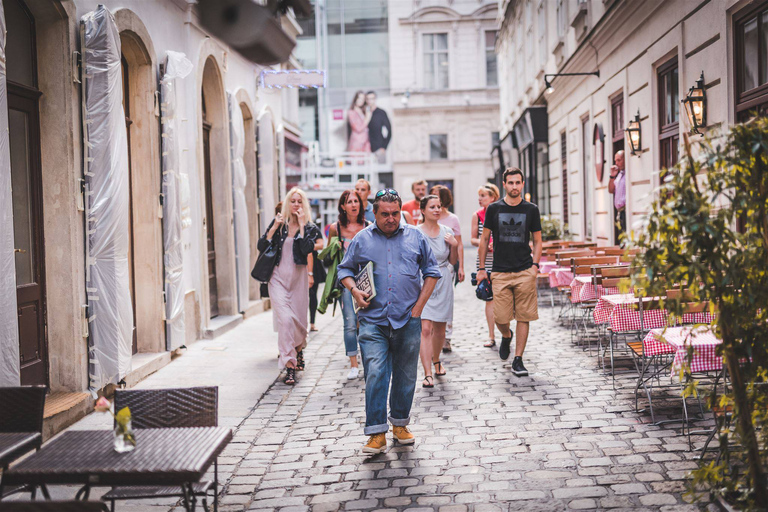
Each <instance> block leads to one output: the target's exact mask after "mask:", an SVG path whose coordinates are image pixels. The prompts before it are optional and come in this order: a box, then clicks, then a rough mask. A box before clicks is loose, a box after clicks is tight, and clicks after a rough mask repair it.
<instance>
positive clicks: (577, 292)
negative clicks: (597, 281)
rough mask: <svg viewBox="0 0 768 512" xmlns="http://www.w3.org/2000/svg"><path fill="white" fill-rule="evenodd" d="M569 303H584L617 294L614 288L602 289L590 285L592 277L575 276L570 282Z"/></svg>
mask: <svg viewBox="0 0 768 512" xmlns="http://www.w3.org/2000/svg"><path fill="white" fill-rule="evenodd" d="M570 284H571V302H573V303H574V304H576V303H578V302H586V301H588V300H594V299H599V298H600V297H602V296H603V295H611V294H617V293H619V289H618V288H616V287H610V288H603V287H602V286H601V285H597V286H595V285H594V284H592V276H587V275H584V276H576V277H575V278H574V279H573V281H571V283H570Z"/></svg>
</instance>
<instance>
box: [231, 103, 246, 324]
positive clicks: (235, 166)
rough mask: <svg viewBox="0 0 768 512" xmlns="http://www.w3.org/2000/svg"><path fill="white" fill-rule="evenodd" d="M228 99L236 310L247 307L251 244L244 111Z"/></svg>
mask: <svg viewBox="0 0 768 512" xmlns="http://www.w3.org/2000/svg"><path fill="white" fill-rule="evenodd" d="M227 96H228V98H229V114H230V115H229V134H230V136H229V140H230V144H231V146H230V149H231V153H232V154H231V161H232V205H233V209H234V214H235V268H236V270H237V274H236V275H237V303H238V311H240V312H243V311H245V309H246V308H247V307H248V287H249V284H250V283H249V282H248V280H249V279H250V275H251V269H250V268H249V266H250V264H251V246H250V238H249V237H250V233H249V230H248V206H247V205H246V203H245V181H246V173H245V164H244V163H243V155H244V153H245V127H244V125H243V111H242V110H240V105H238V103H237V99H236V98H235V97H234V96H233V95H232V94H228V95H227Z"/></svg>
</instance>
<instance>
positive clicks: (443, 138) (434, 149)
mask: <svg viewBox="0 0 768 512" xmlns="http://www.w3.org/2000/svg"><path fill="white" fill-rule="evenodd" d="M446 158H448V135H446V134H445V133H439V134H432V135H430V136H429V159H430V160H445V159H446Z"/></svg>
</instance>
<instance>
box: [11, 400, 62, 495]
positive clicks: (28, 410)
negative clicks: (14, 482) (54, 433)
mask: <svg viewBox="0 0 768 512" xmlns="http://www.w3.org/2000/svg"><path fill="white" fill-rule="evenodd" d="M45 393H46V388H45V386H18V387H0V468H2V469H3V474H5V472H6V471H8V467H9V466H10V465H11V463H12V462H14V461H15V460H17V459H19V458H20V457H21V456H23V455H26V454H27V453H29V452H31V451H32V450H39V449H40V446H42V444H43V411H44V409H45ZM40 490H41V491H42V493H43V496H44V497H45V498H46V499H50V496H49V495H48V489H46V487H45V486H44V485H41V486H40ZM24 491H30V492H31V494H32V499H34V498H35V493H36V491H37V486H31V487H30V486H20V487H15V488H13V489H8V490H7V491H4V489H3V482H2V479H0V499H2V498H3V497H5V496H9V495H11V494H16V493H19V492H24Z"/></svg>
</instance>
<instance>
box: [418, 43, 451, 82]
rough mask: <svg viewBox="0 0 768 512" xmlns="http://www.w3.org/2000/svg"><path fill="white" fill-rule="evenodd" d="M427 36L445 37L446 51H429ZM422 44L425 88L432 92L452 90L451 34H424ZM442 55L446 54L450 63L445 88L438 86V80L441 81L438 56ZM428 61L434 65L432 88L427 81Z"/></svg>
mask: <svg viewBox="0 0 768 512" xmlns="http://www.w3.org/2000/svg"><path fill="white" fill-rule="evenodd" d="M426 36H429V37H435V36H445V50H437V49H433V50H430V49H427V45H426ZM421 44H422V49H421V58H422V79H423V80H424V88H425V89H427V90H430V91H444V90H447V89H450V88H451V51H450V47H451V46H450V45H451V41H450V35H449V33H448V32H423V33H422V34H421ZM433 46H434V45H433ZM442 53H445V56H446V58H447V62H448V74H447V83H446V84H445V87H442V86H440V85H439V84H438V80H439V72H438V69H439V62H438V55H440V54H442ZM427 59H431V60H432V62H433V65H434V68H433V75H432V81H433V84H432V86H430V84H429V80H427Z"/></svg>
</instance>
